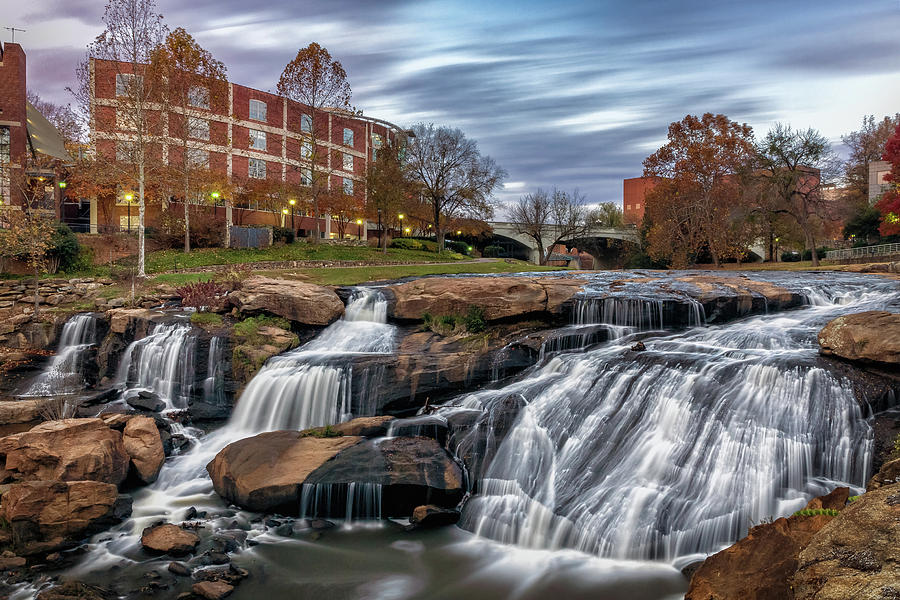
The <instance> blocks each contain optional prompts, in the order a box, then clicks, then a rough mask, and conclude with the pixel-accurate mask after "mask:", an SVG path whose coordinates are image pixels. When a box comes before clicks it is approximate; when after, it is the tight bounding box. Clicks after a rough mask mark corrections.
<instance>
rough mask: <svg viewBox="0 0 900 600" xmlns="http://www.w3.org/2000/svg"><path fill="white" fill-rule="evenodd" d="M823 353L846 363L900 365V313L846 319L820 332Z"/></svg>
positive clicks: (875, 312)
mask: <svg viewBox="0 0 900 600" xmlns="http://www.w3.org/2000/svg"><path fill="white" fill-rule="evenodd" d="M819 346H820V347H821V353H822V354H825V355H827V356H828V355H834V356H838V357H840V358H843V359H846V360H855V361H861V362H867V363H883V364H889V365H900V313H889V312H885V311H880V310H873V311H868V312H861V313H855V314H852V315H844V316H842V317H838V318H836V319H834V320H832V321H830V322H829V323H828V324H827V325H825V327H823V328H822V330H821V331H820V332H819Z"/></svg>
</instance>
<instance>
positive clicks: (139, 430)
mask: <svg viewBox="0 0 900 600" xmlns="http://www.w3.org/2000/svg"><path fill="white" fill-rule="evenodd" d="M122 441H123V443H124V444H125V452H127V453H128V456H130V457H131V465H132V466H133V467H134V470H135V472H136V473H137V476H138V477H139V478H140V480H141V481H143V482H144V483H153V482H154V481H156V477H157V475H159V470H160V469H161V468H162V465H163V462H164V461H165V460H166V455H165V452H164V451H163V444H162V438H161V437H160V435H159V429H157V428H156V421H154V420H153V419H151V418H150V417H132V418H131V419H129V420H128V423H127V424H126V425H125V429H124V431H123V432H122Z"/></svg>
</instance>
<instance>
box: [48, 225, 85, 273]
mask: <svg viewBox="0 0 900 600" xmlns="http://www.w3.org/2000/svg"><path fill="white" fill-rule="evenodd" d="M80 251H81V245H80V244H79V243H78V238H77V237H75V234H74V233H72V230H71V229H69V226H68V225H66V224H64V223H57V224H56V230H55V231H54V232H53V236H52V237H51V238H50V250H49V251H48V252H47V254H48V255H49V256H50V262H51V271H72V270H74V269H73V267H74V266H75V265H77V264H78V253H79V252H80ZM53 267H55V268H53Z"/></svg>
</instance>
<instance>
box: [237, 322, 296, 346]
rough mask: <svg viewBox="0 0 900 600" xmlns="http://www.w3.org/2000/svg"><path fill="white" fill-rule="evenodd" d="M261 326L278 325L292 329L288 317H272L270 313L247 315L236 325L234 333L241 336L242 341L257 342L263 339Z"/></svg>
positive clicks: (246, 342)
mask: <svg viewBox="0 0 900 600" xmlns="http://www.w3.org/2000/svg"><path fill="white" fill-rule="evenodd" d="M260 327H278V328H280V329H284V330H287V331H290V330H291V323H290V321H288V320H287V319H282V318H281V317H270V316H269V315H259V316H256V317H247V318H246V319H244V320H243V321H241V322H240V323H236V324H235V325H234V335H235V337H237V338H240V341H241V342H242V343H245V344H257V343H259V342H260V341H261V336H260V335H259V329H260Z"/></svg>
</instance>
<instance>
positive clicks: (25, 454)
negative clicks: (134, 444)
mask: <svg viewBox="0 0 900 600" xmlns="http://www.w3.org/2000/svg"><path fill="white" fill-rule="evenodd" d="M0 460H3V463H0V464H2V465H3V469H2V470H0V480H2V481H35V480H45V481H85V480H90V481H100V482H104V483H111V484H113V485H115V486H118V485H119V484H120V483H122V481H123V480H124V479H125V476H126V475H127V474H128V465H129V460H130V459H129V456H128V454H127V452H126V451H125V445H124V444H123V443H122V434H121V433H119V432H118V431H114V430H112V429H110V428H109V427H107V425H106V424H105V423H104V422H103V421H102V420H101V419H65V420H62V421H48V422H46V423H42V424H40V425H37V426H35V427H33V428H31V429H30V430H29V431H26V432H24V433H17V434H15V435H10V436H7V437H5V438H2V439H0Z"/></svg>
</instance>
